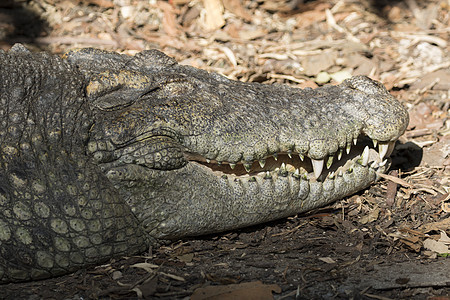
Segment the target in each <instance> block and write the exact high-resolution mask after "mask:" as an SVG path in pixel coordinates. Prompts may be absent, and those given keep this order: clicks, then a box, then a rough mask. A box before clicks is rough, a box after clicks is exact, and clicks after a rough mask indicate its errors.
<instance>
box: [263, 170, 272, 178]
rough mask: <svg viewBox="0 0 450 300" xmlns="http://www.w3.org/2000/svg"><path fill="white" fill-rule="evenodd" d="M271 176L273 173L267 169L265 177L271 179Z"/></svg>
mask: <svg viewBox="0 0 450 300" xmlns="http://www.w3.org/2000/svg"><path fill="white" fill-rule="evenodd" d="M271 178H272V175H270V172H269V171H267V172H266V175H265V176H264V179H271Z"/></svg>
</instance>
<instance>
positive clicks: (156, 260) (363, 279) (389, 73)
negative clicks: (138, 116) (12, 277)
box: [0, 0, 450, 300]
mask: <svg viewBox="0 0 450 300" xmlns="http://www.w3.org/2000/svg"><path fill="white" fill-rule="evenodd" d="M449 36H450V1H449V0H424V1H419V0H405V1H369V0H361V1H357V0H353V1H352V0H341V1H338V0H333V1H321V0H317V1H298V0H297V1H296V0H291V1H287V0H256V1H250V0H229V1H227V0H223V1H221V0H203V1H201V0H192V1H190V0H171V1H168V2H166V1H157V0H149V1H139V0H89V1H75V0H29V1H25V0H22V1H20V0H16V1H14V0H3V1H2V2H1V3H0V48H1V49H4V50H7V49H9V48H10V47H11V46H12V45H13V44H14V43H16V42H21V43H24V44H25V45H26V46H27V47H29V48H30V49H32V50H33V51H38V50H46V51H51V52H53V53H57V54H62V53H64V52H65V51H67V50H69V49H73V48H80V47H96V48H102V49H110V50H116V51H120V52H123V53H126V54H135V53H137V52H139V51H141V50H144V49H151V48H157V49H160V50H162V51H163V52H165V53H166V54H168V55H170V56H173V57H175V58H176V59H177V60H178V61H179V62H181V63H183V64H189V65H193V66H195V67H199V68H203V69H207V70H209V71H215V72H219V73H222V74H224V75H226V76H228V77H229V78H232V79H238V80H242V81H258V82H264V83H268V84H270V83H284V84H290V85H292V86H297V87H307V86H310V87H317V86H320V85H323V84H325V83H328V82H329V83H332V84H334V83H337V82H340V81H342V80H343V78H345V77H348V76H350V75H357V74H364V75H368V76H370V77H372V78H374V79H377V80H380V81H381V82H383V83H384V84H385V85H386V87H387V88H388V89H389V90H390V91H391V93H392V94H393V95H395V96H396V97H397V98H398V99H400V100H401V101H402V102H403V103H404V104H405V106H407V108H408V109H409V112H410V119H411V121H410V125H409V127H408V130H407V132H406V133H405V135H404V136H403V137H401V139H400V140H399V142H398V143H397V145H396V149H395V152H394V154H393V156H392V159H393V165H392V168H391V170H390V172H389V173H388V175H386V176H384V178H383V179H382V180H380V181H379V182H377V183H375V184H373V185H372V186H371V187H370V188H368V189H366V190H364V191H361V192H360V193H358V194H356V195H353V196H350V197H348V198H345V199H342V200H341V201H339V202H337V203H335V204H333V205H330V206H328V207H325V208H322V209H318V210H316V211H312V212H310V213H308V214H304V215H298V216H293V217H291V218H288V219H283V220H279V221H277V222H272V223H269V224H261V225H259V226H255V227H251V228H245V229H242V230H238V231H233V232H226V233H222V234H217V235H211V236H204V237H200V238H193V239H184V240H180V241H175V242H173V243H172V244H169V245H165V246H161V247H159V248H153V249H149V251H148V252H147V253H143V254H142V256H137V257H124V258H120V259H116V260H113V261H111V262H110V263H108V264H106V265H102V266H97V267H92V268H89V269H86V270H81V271H78V272H76V273H74V274H70V275H67V276H63V277H60V278H55V279H49V280H44V281H38V282H31V283H21V284H8V285H2V286H0V298H1V299H138V298H141V299H142V298H144V299H189V298H190V299H194V300H195V299H197V300H198V299H235V300H236V299H429V300H431V299H434V300H438V299H439V300H441V299H450V257H449V256H450V250H449V245H450V238H449V237H448V235H450V194H449V192H450V119H449V114H448V113H449V109H450V100H449V99H450V91H449V90H450V55H449V53H450V51H449V50H450V45H449V43H450V38H449ZM220 297H222V298H220Z"/></svg>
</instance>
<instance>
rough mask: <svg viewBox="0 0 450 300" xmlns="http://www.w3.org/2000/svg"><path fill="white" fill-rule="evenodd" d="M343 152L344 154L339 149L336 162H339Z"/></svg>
mask: <svg viewBox="0 0 450 300" xmlns="http://www.w3.org/2000/svg"><path fill="white" fill-rule="evenodd" d="M343 152H344V150H342V149H339V152H338V157H337V159H338V160H341V158H342V154H343Z"/></svg>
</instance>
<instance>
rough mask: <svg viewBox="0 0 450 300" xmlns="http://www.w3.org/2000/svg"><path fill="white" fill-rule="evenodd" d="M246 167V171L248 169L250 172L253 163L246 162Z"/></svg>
mask: <svg viewBox="0 0 450 300" xmlns="http://www.w3.org/2000/svg"><path fill="white" fill-rule="evenodd" d="M244 168H245V171H247V173H248V172H250V170H251V168H252V165H251V164H244Z"/></svg>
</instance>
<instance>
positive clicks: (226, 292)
mask: <svg viewBox="0 0 450 300" xmlns="http://www.w3.org/2000/svg"><path fill="white" fill-rule="evenodd" d="M272 292H275V293H281V288H280V287H279V286H278V285H276V284H263V283H262V282H261V281H253V282H245V283H241V284H229V285H216V286H208V287H204V288H198V289H196V290H195V291H194V293H193V294H192V296H191V300H207V299H208V300H213V299H214V300H229V299H233V300H257V299H258V300H266V299H267V300H271V299H274V298H273V295H272Z"/></svg>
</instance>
